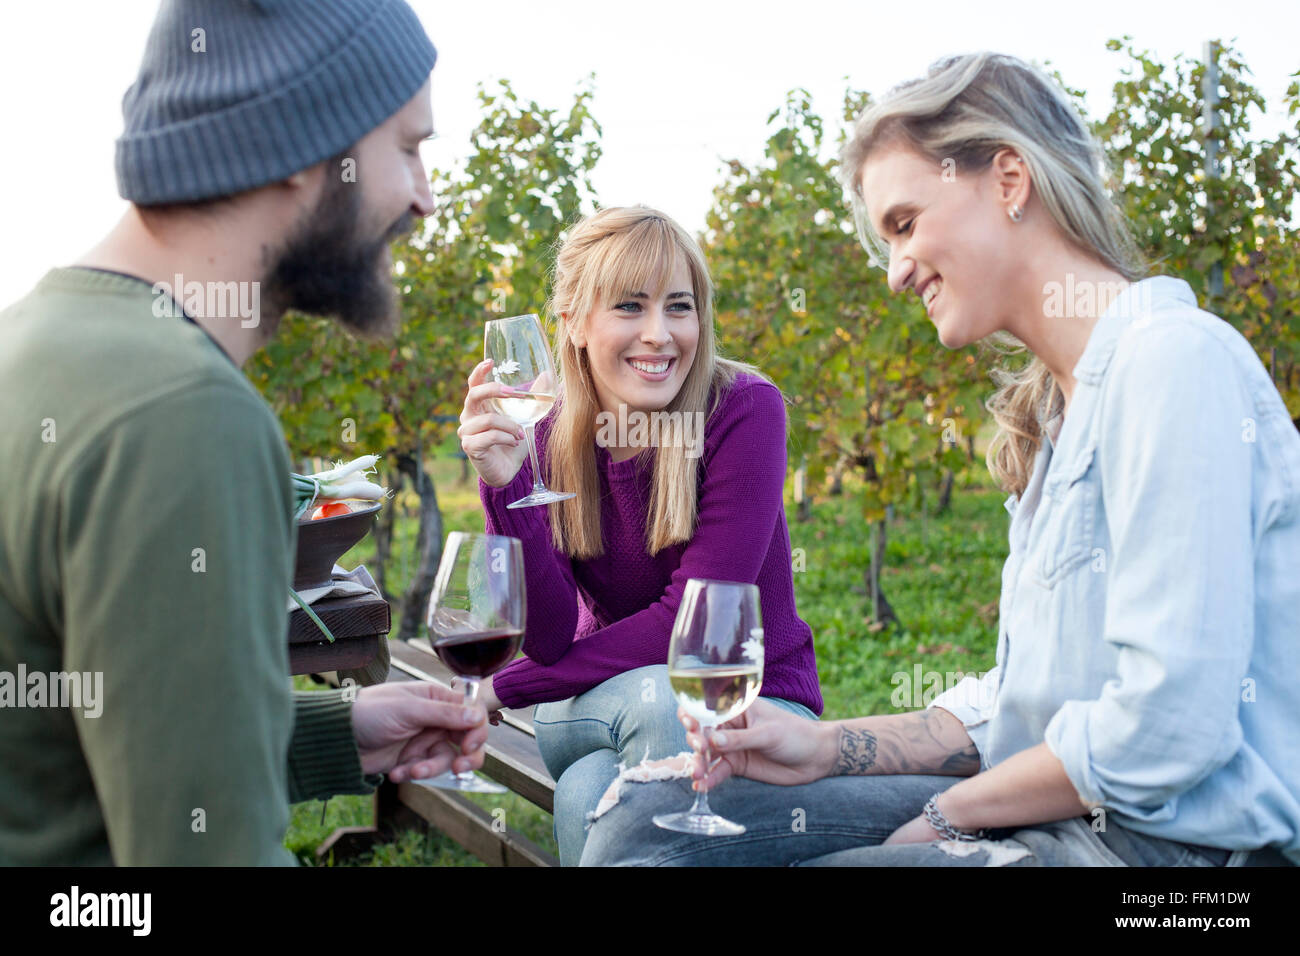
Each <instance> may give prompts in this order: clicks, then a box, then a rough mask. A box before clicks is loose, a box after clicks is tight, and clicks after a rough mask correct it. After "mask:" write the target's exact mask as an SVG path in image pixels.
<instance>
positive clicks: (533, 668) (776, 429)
mask: <svg viewBox="0 0 1300 956" xmlns="http://www.w3.org/2000/svg"><path fill="white" fill-rule="evenodd" d="M549 426H550V419H549V418H547V419H544V420H543V421H541V422H539V423H538V425H537V430H536V431H537V453H538V457H539V458H540V459H541V460H542V461H545V448H546V433H547V431H548V430H549ZM785 446H786V433H785V402H784V399H783V398H782V396H781V393H780V391H779V390H778V389H777V388H776V386H774V385H772V384H771V383H769V382H766V381H764V380H763V379H761V378H757V377H756V376H752V375H745V374H743V373H742V374H740V375H738V376H737V378H736V381H735V383H734V384H733V385H732V387H731V388H730V389H729V390H728V391H727V393H726V394H725V395H724V396H723V398H722V401H721V403H720V404H719V405H718V408H717V410H716V411H715V412H714V413H713V415H712V416H710V418H709V420H708V422H707V423H706V426H705V435H704V451H703V455H702V457H701V459H700V484H699V489H700V491H699V512H698V519H697V521H696V530H695V536H694V537H693V538H692V539H691V541H690V542H689V543H687V544H685V545H675V546H673V547H670V548H665V549H664V550H662V551H660V552H659V554H657V555H655V556H654V557H651V556H650V555H649V554H647V553H646V549H645V526H646V519H647V513H648V502H649V500H650V478H651V469H650V467H649V465H650V464H651V461H652V459H651V456H652V455H653V454H654V452H653V450H649V451H646V452H643V453H642V454H640V455H637V456H635V457H633V458H629V459H627V460H626V461H620V462H615V461H613V460H612V459H611V458H610V454H609V452H608V451H606V450H605V449H604V448H601V447H599V446H597V448H596V462H597V467H598V468H599V470H600V473H601V485H602V490H603V493H602V496H601V504H600V509H601V510H600V520H601V533H602V539H603V541H604V546H605V553H604V554H603V555H601V556H600V557H598V558H595V559H593V560H590V561H577V560H573V559H571V558H569V557H568V556H566V555H565V554H563V553H562V552H560V551H557V550H556V549H555V548H554V547H553V546H552V544H551V531H550V526H549V523H548V512H549V510H550V509H549V507H536V508H518V509H515V510H513V511H511V510H508V509H507V508H506V505H507V504H509V503H510V502H512V501H515V500H517V499H519V498H522V497H524V496H525V495H526V494H528V492H529V490H530V489H531V488H532V484H533V474H532V464H531V463H530V462H529V460H528V459H527V458H525V459H524V464H523V467H521V468H520V469H519V473H518V474H517V475H515V478H514V481H512V482H511V483H510V484H508V485H506V486H505V487H504V488H491V487H489V486H488V485H486V484H484V483H483V481H482V480H481V479H480V481H479V496H480V498H481V499H482V501H483V510H484V513H485V514H486V517H487V531H488V533H489V534H504V535H510V536H512V537H515V538H518V539H520V541H522V542H523V550H524V565H525V571H526V574H527V577H528V619H527V623H526V625H525V630H524V654H525V655H526V657H524V658H521V659H519V660H516V661H515V662H514V663H512V664H510V665H508V666H507V667H505V668H504V669H502V670H501V671H499V672H498V673H497V674H496V676H495V677H494V678H493V680H492V685H493V688H494V689H495V691H496V695H497V697H498V698H499V699H500V701H501V702H502V703H503V704H504V705H505V706H507V707H525V706H527V705H529V704H535V703H540V702H543V701H554V700H564V699H566V698H569V697H573V696H575V695H577V694H581V693H583V692H584V691H587V690H590V689H591V688H592V687H595V686H596V685H597V684H600V683H602V682H603V681H606V680H608V679H609V678H611V677H614V676H616V675H618V674H621V673H623V672H624V671H629V670H632V669H633V668H637V667H644V666H646V665H649V664H663V663H666V662H667V660H668V640H669V635H670V634H671V633H672V628H673V620H674V618H675V617H676V615H677V606H678V604H680V602H681V598H682V593H683V591H684V590H685V587H686V582H687V581H688V580H689V579H690V578H713V579H716V580H722V581H746V582H752V583H754V584H757V585H758V590H759V598H760V602H761V606H762V614H763V631H764V645H765V646H764V668H763V689H762V694H763V696H765V697H784V698H786V699H788V700H795V701H799V702H800V703H801V704H806V705H807V706H808V707H809V708H810V709H811V710H812V711H813V712H814V713H817V714H820V713H821V712H822V695H821V688H820V687H819V686H818V683H817V662H816V659H815V657H814V655H813V641H812V630H811V629H810V628H809V627H808V625H807V624H805V623H804V622H803V621H802V620H801V619H800V618H799V615H798V614H797V613H796V611H795V604H794V579H793V576H792V573H791V564H790V533H789V529H788V528H787V526H786V521H785V507H784V502H783V498H782V494H783V490H784V484H785V472H786V447H785ZM557 490H563V489H557Z"/></svg>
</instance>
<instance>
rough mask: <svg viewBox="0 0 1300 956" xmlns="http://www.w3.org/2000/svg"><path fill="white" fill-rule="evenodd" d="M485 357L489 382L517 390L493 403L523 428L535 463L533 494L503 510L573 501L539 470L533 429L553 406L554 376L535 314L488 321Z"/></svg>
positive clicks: (545, 343) (552, 366)
mask: <svg viewBox="0 0 1300 956" xmlns="http://www.w3.org/2000/svg"><path fill="white" fill-rule="evenodd" d="M483 357H484V358H488V359H491V360H492V379H493V381H496V382H500V383H501V384H502V385H508V386H510V387H511V388H513V389H514V390H515V394H514V395H512V396H509V397H503V398H498V399H496V400H495V401H496V404H497V405H498V407H499V408H500V409H501V413H502V414H503V415H506V416H508V417H509V418H512V419H513V420H514V421H516V422H518V423H519V424H520V425H522V426H523V428H524V432H525V433H526V434H527V436H528V454H529V458H530V460H531V461H532V464H533V490H532V492H531V493H529V494H528V495H526V496H525V497H523V498H520V499H519V500H518V501H512V502H510V504H508V505H506V507H507V508H531V507H533V506H534V505H548V504H550V503H551V502H552V501H564V500H565V499H566V498H572V497H573V496H574V493H573V492H571V491H551V490H550V489H549V488H547V487H546V485H545V484H543V483H542V471H541V469H540V468H538V467H537V442H536V441H535V440H534V438H533V426H534V425H536V424H537V423H538V422H539V421H541V420H542V419H543V418H545V417H546V413H547V412H549V411H550V410H551V406H552V405H554V404H555V389H556V376H555V367H554V365H553V364H552V362H551V350H550V348H549V347H548V346H547V342H546V333H545V332H543V331H542V323H541V322H540V321H539V320H538V318H537V316H536V315H533V314H529V315H516V316H513V317H512V318H509V319H492V320H490V321H489V322H488V323H487V326H486V327H485V328H484V330H483Z"/></svg>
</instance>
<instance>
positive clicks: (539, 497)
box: [506, 491, 577, 508]
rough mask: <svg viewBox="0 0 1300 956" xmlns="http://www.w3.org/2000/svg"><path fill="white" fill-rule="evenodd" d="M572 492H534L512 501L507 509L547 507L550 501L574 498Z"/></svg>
mask: <svg viewBox="0 0 1300 956" xmlns="http://www.w3.org/2000/svg"><path fill="white" fill-rule="evenodd" d="M576 494H577V493H576V492H573V491H535V492H533V493H532V494H531V495H529V496H528V497H526V498H520V499H519V500H518V501H512V502H510V504H508V505H506V507H507V508H532V507H534V506H536V505H549V504H550V503H551V502H552V501H567V500H568V499H569V498H573V497H576Z"/></svg>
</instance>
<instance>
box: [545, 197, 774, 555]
mask: <svg viewBox="0 0 1300 956" xmlns="http://www.w3.org/2000/svg"><path fill="white" fill-rule="evenodd" d="M679 262H685V264H686V268H687V270H688V271H689V273H690V276H691V291H692V292H693V293H694V295H695V304H696V311H697V314H698V315H699V322H700V331H699V339H698V341H697V343H696V347H695V359H694V361H693V362H692V364H691V368H690V370H689V371H688V372H687V373H686V380H685V381H684V382H683V383H682V387H681V389H680V390H679V391H678V393H677V394H676V395H675V396H674V397H673V400H672V401H671V402H669V403H668V405H667V406H666V407H665V408H664V411H665V412H670V413H671V412H681V413H682V414H681V415H680V416H672V417H671V418H670V419H669V421H670V422H671V423H672V424H671V425H670V428H672V431H667V430H665V433H663V434H662V435H661V441H660V443H659V446H658V447H656V448H653V449H652V450H651V449H647V450H646V451H645V452H643V453H642V454H653V456H654V472H653V476H652V479H651V486H650V507H649V513H648V515H647V520H646V534H645V547H646V551H647V553H649V554H651V555H653V554H657V553H658V552H659V551H660V550H662V549H664V548H667V547H670V546H672V545H675V544H683V543H685V542H687V541H689V540H690V539H691V537H692V536H693V535H694V533H695V522H696V517H697V514H696V512H697V507H698V501H697V498H698V494H697V484H696V483H697V480H698V472H699V456H698V455H697V456H695V457H691V456H688V455H687V447H686V442H685V440H684V438H685V436H684V435H683V434H682V433H681V431H680V429H679V424H678V422H679V419H682V418H685V416H687V415H694V414H695V413H697V412H702V413H704V419H705V420H707V418H708V416H709V415H711V414H712V413H713V411H714V410H715V409H716V408H717V407H718V403H719V401H720V400H721V398H722V394H723V393H724V392H725V391H726V389H727V388H728V387H729V386H730V385H731V383H732V382H733V381H734V380H735V377H736V375H737V374H738V373H740V372H748V373H751V374H756V375H760V376H761V373H760V372H758V370H757V369H756V368H754V367H753V366H752V365H746V364H745V363H743V362H736V361H732V360H730V359H725V358H722V357H721V356H719V355H718V354H717V351H716V343H715V338H714V333H713V281H712V279H710V278H709V270H708V266H707V265H706V264H705V261H704V254H703V252H701V251H700V247H699V245H698V244H697V243H696V242H695V240H694V239H692V238H691V236H690V234H689V233H687V232H686V230H684V229H683V228H682V227H681V226H679V225H678V224H677V223H675V222H674V221H673V220H672V219H670V218H668V217H667V216H665V215H664V214H663V213H661V212H657V211H655V210H653V209H649V208H647V207H645V206H629V207H611V208H608V209H602V210H601V211H600V212H598V213H595V214H594V215H592V216H588V217H587V218H586V219H583V220H582V221H581V222H579V223H578V224H577V225H575V226H574V227H573V229H572V230H571V231H570V232H569V234H568V237H567V238H566V239H565V240H564V243H563V245H562V246H561V247H560V250H559V253H558V254H557V256H556V258H555V268H554V271H553V274H552V277H551V298H550V302H549V303H548V306H547V309H548V311H549V313H550V314H551V316H552V317H553V318H554V320H555V322H556V325H557V328H556V335H555V367H556V370H557V372H558V375H559V398H558V399H557V401H556V404H555V411H554V412H553V416H552V421H551V424H550V431H549V433H548V437H547V442H546V463H547V468H548V471H549V477H548V478H547V481H548V483H552V482H553V484H552V485H551V486H552V487H555V488H563V489H565V490H566V491H572V492H575V493H576V497H573V498H569V499H568V500H566V501H560V502H555V503H553V504H550V505H547V508H548V509H549V516H550V524H551V536H552V540H553V543H554V545H555V547H556V549H557V550H559V551H562V552H563V553H565V554H567V555H569V556H570V557H572V558H577V559H580V560H586V559H589V558H595V557H598V556H600V555H601V554H603V553H604V546H603V542H602V538H601V525H600V494H601V489H600V474H599V472H598V470H597V466H596V431H597V425H596V416H597V415H598V414H599V413H600V411H601V407H600V404H599V402H598V401H597V398H596V389H595V382H594V381H593V379H592V376H591V366H590V364H589V362H588V359H587V351H586V349H585V348H579V347H578V346H577V345H576V344H575V343H574V341H573V339H572V338H571V337H570V334H569V324H568V323H567V322H566V321H565V320H564V318H563V317H564V316H566V315H567V316H568V317H569V321H570V322H577V323H582V322H585V321H587V320H588V318H589V317H590V316H591V315H592V313H593V312H594V311H596V310H597V309H600V308H602V307H604V306H606V305H608V304H609V303H610V302H611V300H613V299H614V298H615V297H616V296H622V295H625V294H627V293H628V292H630V291H633V290H644V291H645V292H647V293H652V292H655V291H658V290H659V289H660V288H661V287H662V286H663V285H664V284H665V283H666V282H667V281H668V279H669V276H670V275H671V274H672V272H673V271H674V269H675V268H676V267H677V265H678V263H679ZM710 395H712V401H711V402H710ZM706 404H707V405H708V408H707V409H706V407H705V406H706ZM701 438H702V436H701Z"/></svg>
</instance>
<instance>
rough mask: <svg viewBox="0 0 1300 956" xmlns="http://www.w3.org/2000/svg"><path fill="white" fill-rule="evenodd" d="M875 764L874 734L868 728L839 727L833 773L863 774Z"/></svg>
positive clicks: (868, 771) (869, 770)
mask: <svg viewBox="0 0 1300 956" xmlns="http://www.w3.org/2000/svg"><path fill="white" fill-rule="evenodd" d="M875 765H876V735H875V734H873V733H872V732H871V731H869V730H853V729H852V728H850V727H841V728H840V753H839V756H838V757H836V758H835V773H836V774H837V775H844V774H865V773H870V772H871V768H872V767H874V766H875Z"/></svg>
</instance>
